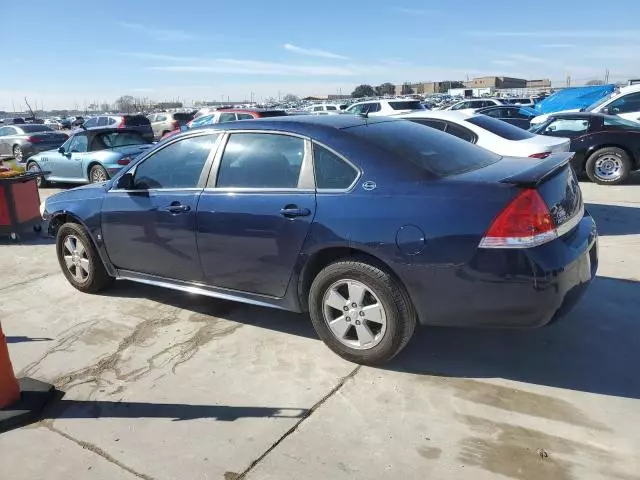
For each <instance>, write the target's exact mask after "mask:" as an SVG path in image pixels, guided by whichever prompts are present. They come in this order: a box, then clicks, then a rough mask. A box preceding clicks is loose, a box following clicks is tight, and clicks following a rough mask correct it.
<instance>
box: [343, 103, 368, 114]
mask: <svg viewBox="0 0 640 480" xmlns="http://www.w3.org/2000/svg"><path fill="white" fill-rule="evenodd" d="M367 106H368V104H366V103H360V104H358V105H352V106H351V107H349V108H348V109H347V112H349V113H355V114H356V115H359V114H361V113H362V112H364V110H365V108H366V107H367Z"/></svg>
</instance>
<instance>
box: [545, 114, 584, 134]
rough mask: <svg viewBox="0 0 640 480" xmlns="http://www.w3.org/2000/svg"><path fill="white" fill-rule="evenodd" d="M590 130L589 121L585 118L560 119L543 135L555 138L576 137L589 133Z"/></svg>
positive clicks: (546, 128)
mask: <svg viewBox="0 0 640 480" xmlns="http://www.w3.org/2000/svg"><path fill="white" fill-rule="evenodd" d="M588 129H589V121H588V120H585V119H583V118H558V119H556V120H554V121H552V122H551V123H549V124H548V125H547V126H546V127H545V128H544V130H543V131H542V134H543V135H553V136H554V137H576V136H579V135H583V134H585V133H587V130H588Z"/></svg>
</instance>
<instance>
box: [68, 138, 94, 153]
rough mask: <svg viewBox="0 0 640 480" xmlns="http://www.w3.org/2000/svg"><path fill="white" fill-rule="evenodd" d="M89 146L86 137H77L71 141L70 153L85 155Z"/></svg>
mask: <svg viewBox="0 0 640 480" xmlns="http://www.w3.org/2000/svg"><path fill="white" fill-rule="evenodd" d="M88 146H89V141H88V140H87V136H86V135H76V136H75V137H73V138H72V139H71V143H70V144H69V152H70V153H84V152H86V151H87V147H88Z"/></svg>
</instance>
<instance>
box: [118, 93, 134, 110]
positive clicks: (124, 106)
mask: <svg viewBox="0 0 640 480" xmlns="http://www.w3.org/2000/svg"><path fill="white" fill-rule="evenodd" d="M134 104H135V98H133V97H132V96H131V95H123V96H121V97H120V98H119V99H117V100H116V107H118V110H120V111H121V112H122V113H129V112H131V111H132V110H133V107H134Z"/></svg>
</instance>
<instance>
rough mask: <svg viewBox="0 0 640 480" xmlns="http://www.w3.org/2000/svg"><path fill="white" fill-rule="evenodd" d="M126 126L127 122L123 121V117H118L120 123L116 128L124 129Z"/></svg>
mask: <svg viewBox="0 0 640 480" xmlns="http://www.w3.org/2000/svg"><path fill="white" fill-rule="evenodd" d="M126 126H127V122H126V121H125V119H124V117H120V123H119V124H118V126H117V127H116V128H124V127H126Z"/></svg>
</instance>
